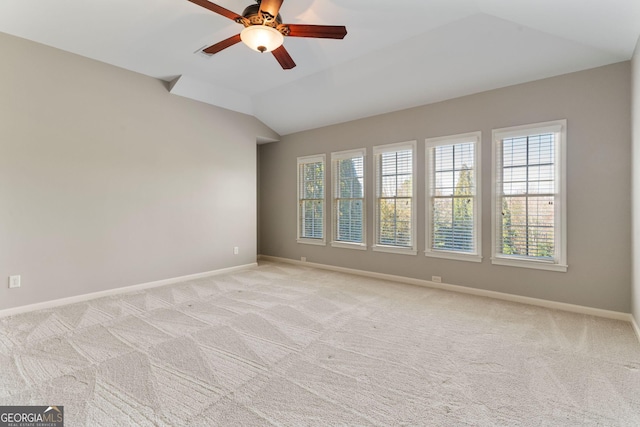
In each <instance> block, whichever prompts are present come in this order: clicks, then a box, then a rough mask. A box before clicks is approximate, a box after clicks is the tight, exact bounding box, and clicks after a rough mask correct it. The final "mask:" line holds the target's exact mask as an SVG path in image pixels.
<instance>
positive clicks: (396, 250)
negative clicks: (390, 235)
mask: <svg viewBox="0 0 640 427" xmlns="http://www.w3.org/2000/svg"><path fill="white" fill-rule="evenodd" d="M371 249H373V250H374V251H375V252H387V253H390V254H399V255H418V251H416V250H415V249H413V248H403V247H400V246H385V245H373V246H371Z"/></svg>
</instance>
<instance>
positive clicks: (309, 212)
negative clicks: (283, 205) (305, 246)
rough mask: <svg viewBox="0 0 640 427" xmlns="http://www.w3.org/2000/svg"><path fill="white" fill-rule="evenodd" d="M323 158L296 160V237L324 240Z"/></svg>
mask: <svg viewBox="0 0 640 427" xmlns="http://www.w3.org/2000/svg"><path fill="white" fill-rule="evenodd" d="M324 174H325V172H324V158H323V157H311V158H302V159H299V160H298V227H299V228H298V237H299V238H303V239H324V187H325V175H324Z"/></svg>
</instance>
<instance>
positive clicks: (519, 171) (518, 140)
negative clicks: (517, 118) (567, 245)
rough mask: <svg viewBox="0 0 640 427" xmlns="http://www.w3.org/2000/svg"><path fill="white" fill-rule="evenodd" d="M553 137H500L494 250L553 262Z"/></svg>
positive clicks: (554, 135) (554, 146)
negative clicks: (498, 221)
mask: <svg viewBox="0 0 640 427" xmlns="http://www.w3.org/2000/svg"><path fill="white" fill-rule="evenodd" d="M555 138H556V134H555V133H554V132H545V133H541V134H532V135H525V136H515V137H508V138H503V139H502V140H501V143H500V150H498V153H499V158H498V159H497V161H498V162H499V165H500V168H501V171H500V172H501V173H500V175H499V179H498V183H497V185H498V194H499V195H500V197H499V198H498V200H497V203H498V206H496V209H497V210H499V211H500V212H501V215H502V220H501V224H500V227H498V230H497V231H498V235H497V236H496V238H497V241H498V248H497V249H498V251H499V253H501V254H503V255H514V256H522V257H529V258H537V259H543V260H544V259H546V260H553V259H554V254H555V250H556V247H555V246H556V237H555V234H556V233H555V229H556V209H555V206H554V204H555V199H556V195H557V190H556V176H555V171H556V164H555V159H556V152H555V150H556V142H557V141H556V140H555Z"/></svg>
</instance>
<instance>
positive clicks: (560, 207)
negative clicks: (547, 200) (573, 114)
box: [491, 120, 568, 272]
mask: <svg viewBox="0 0 640 427" xmlns="http://www.w3.org/2000/svg"><path fill="white" fill-rule="evenodd" d="M542 133H554V134H555V138H554V141H555V144H556V145H555V153H554V154H555V159H554V166H555V171H554V173H555V175H554V181H555V191H554V246H555V247H554V256H553V259H552V260H543V259H535V258H527V257H522V256H513V255H504V254H502V253H500V252H499V251H498V249H499V248H498V246H499V239H498V231H500V230H501V227H502V203H501V200H502V198H501V196H500V195H499V194H498V193H499V192H501V191H502V190H501V189H500V188H498V186H499V185H500V183H501V181H502V180H501V178H499V176H498V174H501V173H502V164H501V163H502V160H501V153H502V150H501V149H502V140H504V139H505V138H514V137H523V136H528V135H539V134H542ZM492 141H493V143H492V157H493V162H492V191H491V202H492V203H491V205H492V208H491V209H492V210H491V213H492V227H491V231H492V233H491V235H492V237H491V262H492V264H496V265H505V266H511V267H524V268H534V269H540V270H550V271H559V272H566V271H567V268H568V265H567V167H566V162H567V121H566V120H555V121H550V122H544V123H536V124H530V125H523V126H514V127H507V128H501V129H494V130H493V131H492ZM498 204H500V207H499V206H498Z"/></svg>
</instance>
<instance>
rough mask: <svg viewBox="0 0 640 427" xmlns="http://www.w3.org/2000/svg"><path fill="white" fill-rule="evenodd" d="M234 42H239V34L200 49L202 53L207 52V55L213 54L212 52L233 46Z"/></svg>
mask: <svg viewBox="0 0 640 427" xmlns="http://www.w3.org/2000/svg"><path fill="white" fill-rule="evenodd" d="M236 43H240V34H236V35H235V36H232V37H229V38H228V39H226V40H222V41H221V42H218V43H216V44H213V45H211V46H209V47H208V48H206V49H202V51H203V52H204V53H208V54H209V55H213V54H214V53H218V52H220V51H221V50H223V49H226V48H228V47H229V46H233V45H234V44H236Z"/></svg>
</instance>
